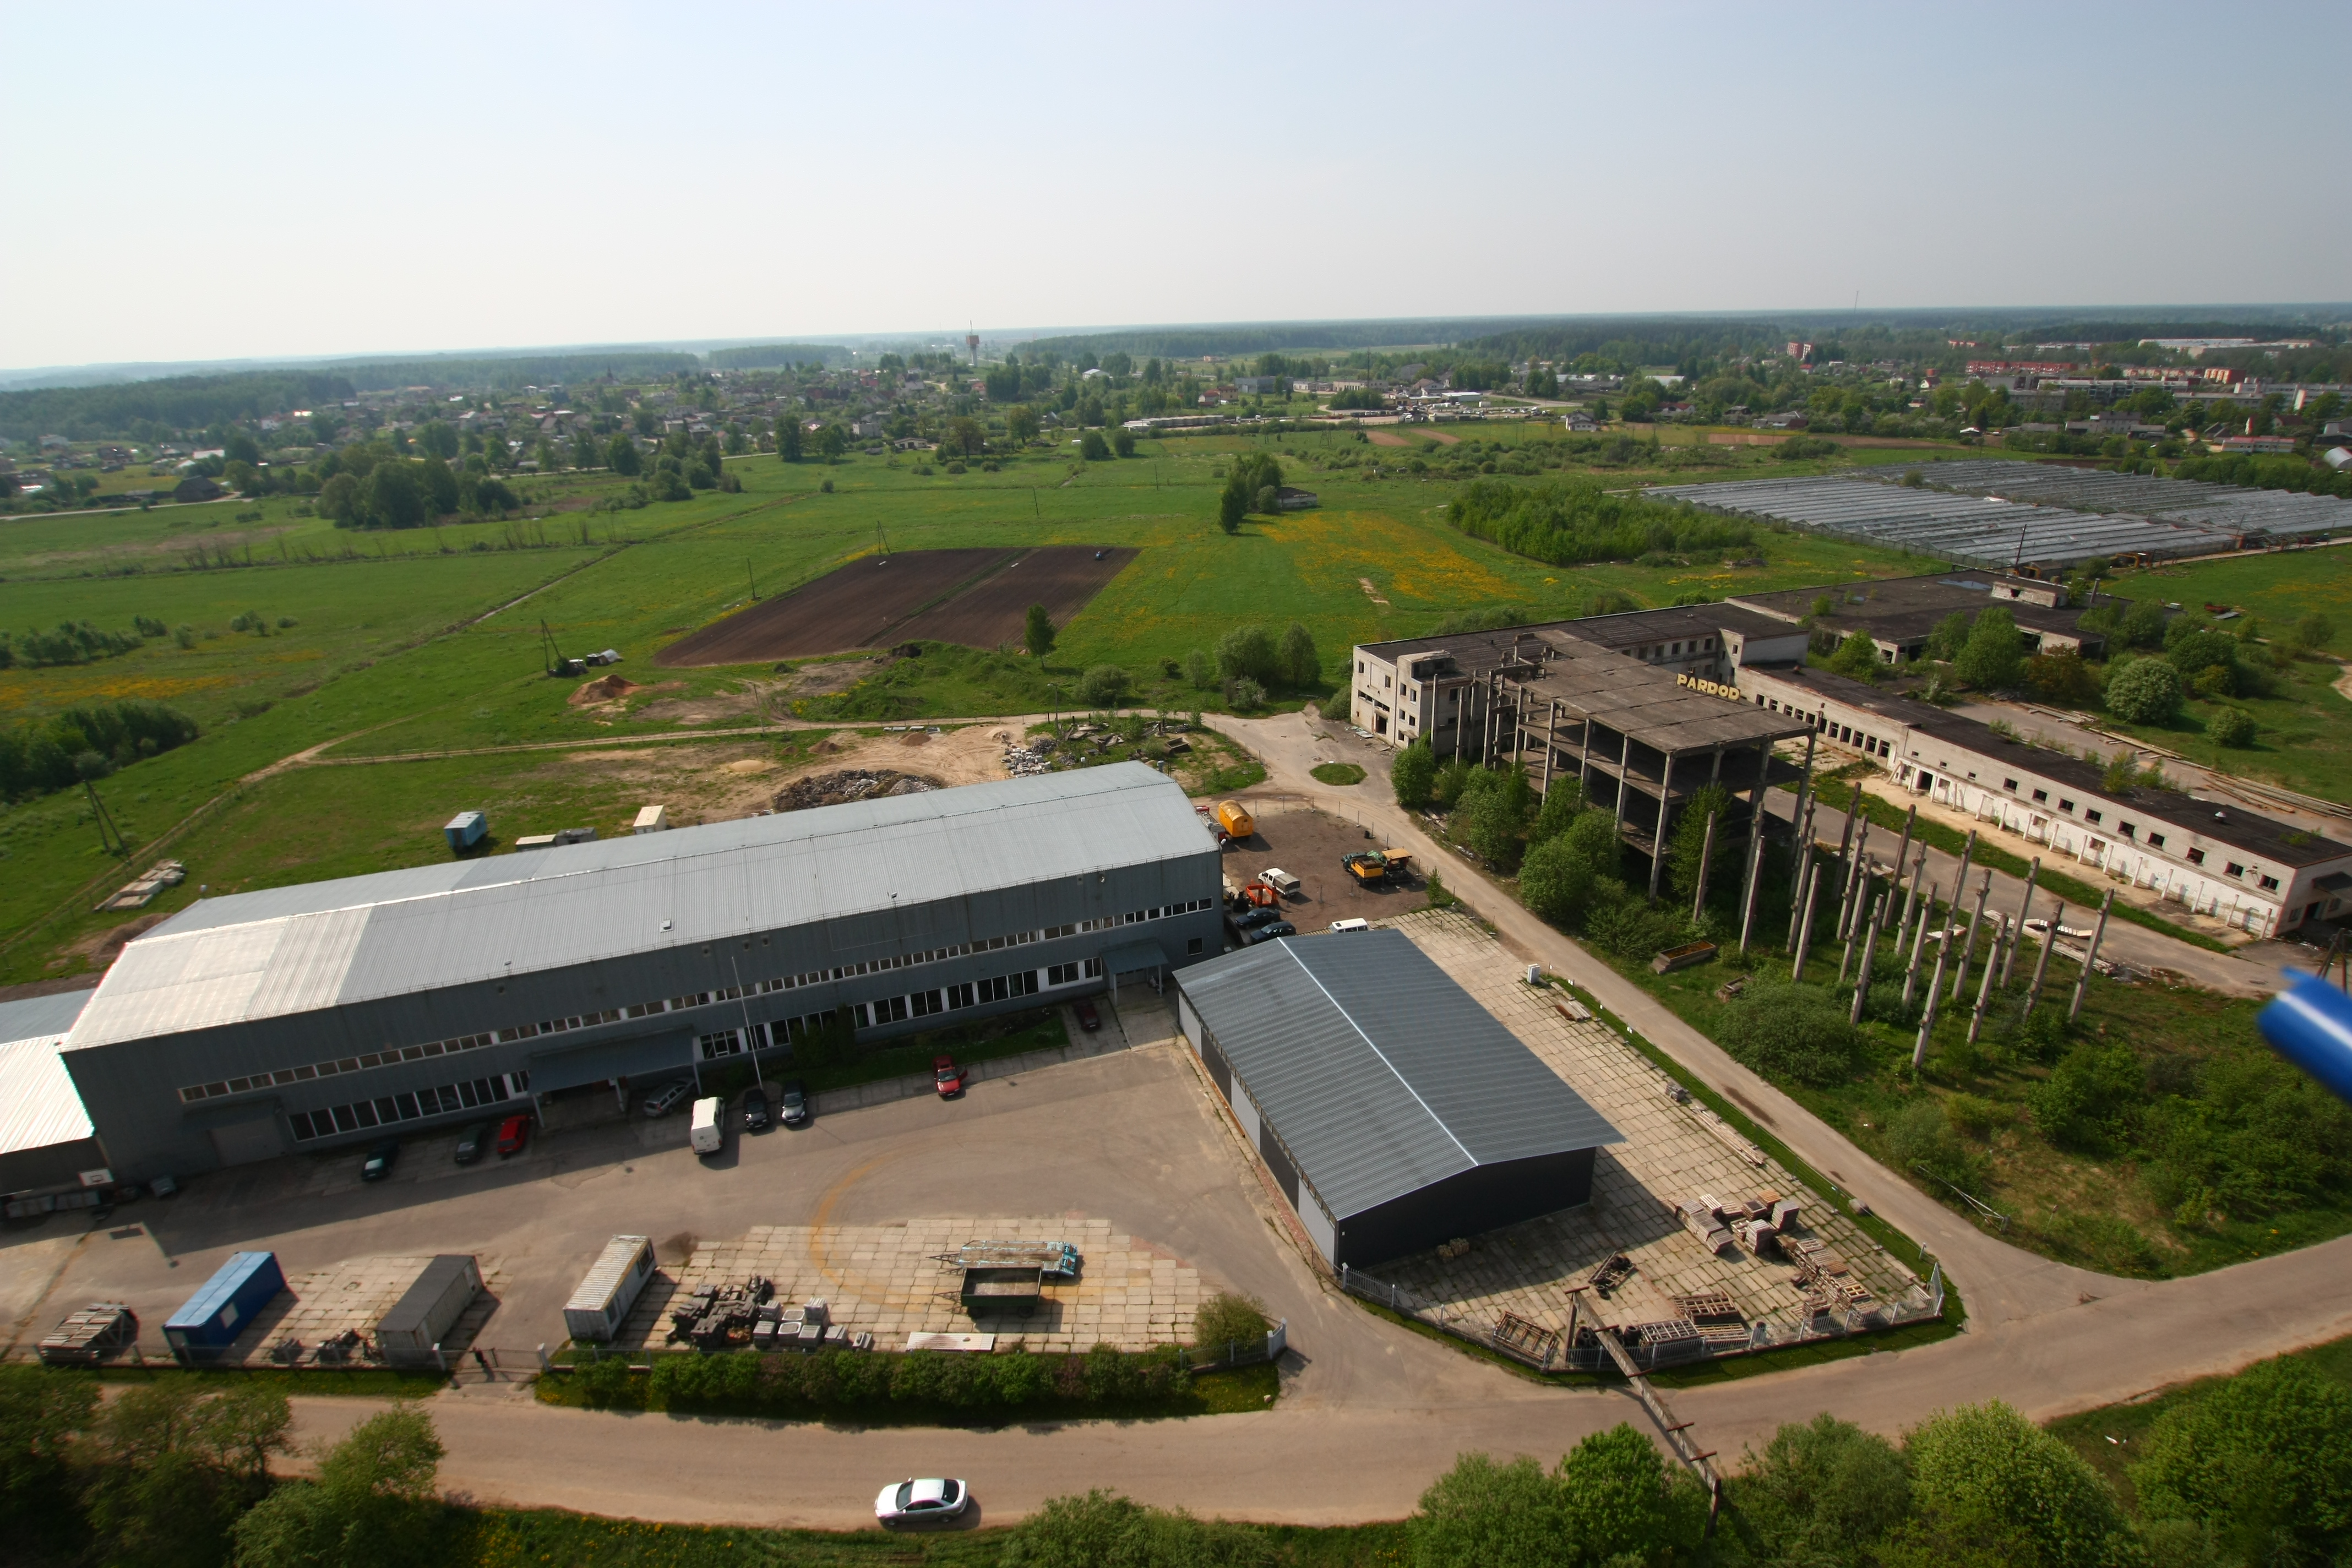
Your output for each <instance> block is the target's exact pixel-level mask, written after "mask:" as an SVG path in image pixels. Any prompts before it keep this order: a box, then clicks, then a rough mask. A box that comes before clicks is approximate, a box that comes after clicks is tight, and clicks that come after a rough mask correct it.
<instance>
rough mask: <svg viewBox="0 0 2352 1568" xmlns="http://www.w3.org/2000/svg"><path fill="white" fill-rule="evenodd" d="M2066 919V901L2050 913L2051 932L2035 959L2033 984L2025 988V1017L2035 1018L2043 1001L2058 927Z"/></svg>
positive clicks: (2046, 935) (2060, 901) (2056, 940)
mask: <svg viewBox="0 0 2352 1568" xmlns="http://www.w3.org/2000/svg"><path fill="white" fill-rule="evenodd" d="M2065 919H2066V900H2063V899H2061V900H2058V907H2057V908H2055V909H2053V910H2051V911H2050V930H2049V931H2047V932H2046V933H2044V934H2043V936H2042V951H2041V952H2038V953H2036V954H2035V955H2034V958H2033V984H2031V985H2029V986H2027V987H2026V988H2025V1011H2024V1013H2023V1015H2022V1016H2024V1017H2028V1018H2031V1017H2032V1016H2033V1006H2034V1004H2035V1003H2037V1002H2039V1001H2041V1000H2042V980H2043V978H2044V977H2045V976H2047V975H2048V974H2049V973H2050V950H2051V949H2052V948H2053V947H2056V946H2057V945H2058V927H2059V926H2060V924H2061V923H2063V921H2065Z"/></svg>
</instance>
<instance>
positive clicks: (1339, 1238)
mask: <svg viewBox="0 0 2352 1568" xmlns="http://www.w3.org/2000/svg"><path fill="white" fill-rule="evenodd" d="M1175 978H1176V985H1177V991H1178V1004H1177V1020H1178V1024H1179V1026H1180V1027H1181V1028H1182V1030H1183V1032H1184V1037H1185V1039H1186V1041H1187V1042H1188V1043H1189V1044H1190V1045H1191V1046H1192V1049H1193V1050H1194V1051H1195V1052H1196V1053H1198V1054H1199V1056H1200V1058H1201V1060H1202V1065H1203V1066H1204V1067H1206V1068H1207V1069H1208V1072H1209V1076H1210V1078H1211V1079H1213V1080H1214V1082H1215V1083H1216V1086H1217V1089H1218V1090H1219V1091H1220V1092H1221V1093H1223V1096H1224V1097H1225V1100H1226V1103H1227V1104H1229V1105H1230V1106H1231V1107H1232V1108H1233V1112H1234V1120H1235V1121H1237V1122H1239V1123H1240V1125H1241V1129H1242V1131H1243V1133H1244V1135H1245V1136H1247V1137H1248V1139H1249V1140H1250V1142H1252V1144H1253V1145H1255V1148H1256V1149H1257V1152H1258V1153H1259V1156H1260V1157H1261V1158H1262V1159H1264V1160H1265V1164H1266V1169H1267V1170H1268V1171H1269V1172H1270V1173H1272V1174H1273V1176H1274V1179H1275V1181H1276V1184H1278V1185H1280V1187H1281V1188H1282V1191H1283V1194H1284V1196H1286V1197H1287V1198H1288V1199H1289V1200H1290V1203H1291V1206H1292V1207H1293V1208H1295V1209H1296V1210H1297V1213H1298V1217H1299V1221H1300V1223H1301V1224H1302V1225H1304V1226H1305V1227H1306V1230H1307V1236H1308V1237H1310V1238H1311V1239H1312V1240H1313V1242H1314V1244H1315V1247H1316V1249H1317V1250H1318V1252H1320V1253H1321V1254H1322V1255H1323V1257H1324V1258H1325V1259H1326V1260H1327V1261H1328V1262H1329V1263H1330V1264H1331V1265H1332V1266H1333V1267H1334V1268H1337V1267H1339V1266H1341V1265H1343V1264H1344V1265H1350V1266H1355V1267H1362V1266H1364V1265H1368V1264H1373V1263H1379V1262H1382V1261H1384V1260H1386V1259H1388V1258H1401V1257H1403V1256H1404V1255H1406V1254H1408V1253H1412V1252H1419V1251H1422V1250H1424V1249H1426V1248H1428V1247H1434V1246H1436V1245H1437V1244H1439V1243H1440V1242H1443V1241H1446V1240H1449V1239H1451V1238H1453V1237H1462V1236H1472V1235H1475V1234H1477V1233H1479V1232H1482V1231H1488V1230H1493V1229H1495V1228H1496V1226H1505V1225H1510V1224H1513V1223H1515V1222H1517V1221H1519V1220H1523V1219H1532V1218H1533V1217H1535V1216H1536V1215H1541V1214H1549V1213H1551V1212H1552V1211H1554V1210H1556V1209H1563V1208H1571V1207H1574V1206H1576V1205H1580V1204H1583V1203H1586V1202H1588V1201H1590V1199H1591V1196H1592V1164H1593V1158H1594V1154H1595V1152H1596V1151H1598V1150H1599V1149H1600V1148H1601V1145H1603V1144H1606V1143H1618V1142H1623V1139H1622V1136H1621V1135H1620V1134H1619V1132H1618V1131H1617V1130H1616V1129H1615V1128H1613V1127H1612V1126H1611V1125H1610V1124H1609V1123H1608V1122H1607V1121H1604V1120H1603V1119H1602V1118H1601V1113H1600V1112H1599V1111H1596V1110H1593V1109H1592V1107H1591V1105H1589V1104H1587V1103H1586V1102H1585V1100H1584V1098H1583V1096H1581V1095H1580V1094H1578V1093H1577V1092H1576V1090H1575V1089H1571V1088H1570V1087H1569V1086H1568V1085H1567V1084H1566V1083H1564V1082H1563V1081H1561V1079H1560V1078H1559V1074H1557V1073H1555V1072H1553V1071H1552V1070H1551V1068H1548V1067H1546V1066H1545V1065H1544V1064H1543V1062H1542V1061H1541V1060H1539V1059H1538V1058H1537V1057H1536V1055H1535V1053H1534V1052H1533V1051H1530V1050H1529V1049H1528V1047H1526V1046H1525V1045H1524V1044H1522V1043H1521V1042H1520V1040H1519V1039H1518V1037H1517V1036H1515V1035H1513V1034H1512V1033H1511V1032H1510V1031H1509V1030H1508V1029H1507V1028H1505V1027H1504V1026H1502V1025H1501V1024H1500V1023H1498V1022H1496V1019H1495V1017H1494V1016H1493V1015H1492V1014H1490V1013H1488V1012H1487V1011H1486V1009H1485V1008H1484V1007H1481V1006H1480V1005H1478V1003H1477V1002H1476V1000H1475V999H1474V998H1473V997H1472V996H1471V995H1470V994H1469V993H1468V992H1466V991H1465V990H1463V989H1462V987H1461V986H1460V985H1458V984H1454V980H1453V979H1452V978H1451V977H1450V976H1449V975H1447V974H1446V973H1445V972H1444V970H1442V969H1440V968H1438V966H1437V965H1436V964H1435V963H1433V962H1432V961H1431V960H1430V958H1429V956H1428V955H1427V954H1426V953H1424V952H1422V951H1421V949H1419V948H1418V947H1415V946H1414V945H1413V943H1412V941H1411V939H1409V938H1408V937H1406V936H1405V935H1404V934H1403V933H1402V931H1385V930H1383V931H1363V932H1349V933H1333V934H1328V935H1322V936H1313V937H1290V938H1284V939H1281V940H1279V941H1276V942H1265V943H1262V944H1260V945H1258V946H1256V947H1251V948H1245V949H1244V950H1242V951H1241V952H1232V953H1227V954H1225V955H1224V956H1223V957H1222V958H1213V959H1211V960H1209V961H1208V962H1207V963H1198V964H1194V965H1192V967H1190V968H1187V969H1181V970H1179V971H1178V972H1177V973H1176V977H1175Z"/></svg>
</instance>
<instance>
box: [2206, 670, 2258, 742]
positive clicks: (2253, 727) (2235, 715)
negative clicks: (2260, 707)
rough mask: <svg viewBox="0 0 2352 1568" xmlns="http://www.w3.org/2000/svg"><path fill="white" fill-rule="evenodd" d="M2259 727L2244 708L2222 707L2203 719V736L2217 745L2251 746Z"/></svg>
mask: <svg viewBox="0 0 2352 1568" xmlns="http://www.w3.org/2000/svg"><path fill="white" fill-rule="evenodd" d="M2207 673H2208V674H2210V673H2211V672H2210V671H2208V672H2207ZM2200 679H2202V678H2201V677H2200ZM2259 729H2260V726H2259V725H2257V724H2256V723H2255V722H2254V716H2253V715H2252V714H2251V713H2249V712H2247V711H2246V710H2244V709H2242V708H2223V709H2221V710H2219V711H2217V712H2215V713H2214V715H2213V717H2212V718H2210V719H2208V720H2207V721H2205V738H2206V739H2207V740H2209V741H2210V742H2213V743H2214V744H2215V745H2217V746H2241V747H2242V746H2251V745H2252V744H2253V743H2254V736H2255V734H2256V733H2257V732H2258V731H2259Z"/></svg>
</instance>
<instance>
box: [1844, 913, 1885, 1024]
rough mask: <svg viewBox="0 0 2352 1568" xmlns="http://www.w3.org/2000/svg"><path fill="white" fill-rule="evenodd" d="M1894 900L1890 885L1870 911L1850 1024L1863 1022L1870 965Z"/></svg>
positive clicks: (1868, 997)
mask: <svg viewBox="0 0 2352 1568" xmlns="http://www.w3.org/2000/svg"><path fill="white" fill-rule="evenodd" d="M1894 900H1895V892H1894V889H1893V887H1892V886H1891V885H1890V887H1889V888H1888V889H1887V890H1886V891H1885V892H1884V893H1881V894H1879V895H1878V906H1877V908H1875V909H1874V910H1871V911H1870V931H1869V934H1867V935H1866V936H1864V938H1863V942H1862V973H1859V974H1857V975H1855V976H1854V980H1853V1009H1852V1010H1851V1011H1849V1012H1848V1013H1847V1014H1846V1022H1847V1023H1849V1024H1859V1023H1861V1022H1862V1005H1863V1004H1864V1002H1866V1001H1868V1000H1869V999H1870V966H1871V964H1872V963H1874V962H1875V961H1876V959H1877V956H1878V930H1879V927H1881V926H1883V925H1885V923H1886V908H1887V906H1888V905H1889V904H1891V903H1892V902H1894Z"/></svg>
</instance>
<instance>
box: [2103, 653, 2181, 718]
mask: <svg viewBox="0 0 2352 1568" xmlns="http://www.w3.org/2000/svg"><path fill="white" fill-rule="evenodd" d="M2106 701H2107V711H2108V712H2110V713H2113V714H2114V715H2115V716H2116V718H2118V719H2121V720H2123V721H2125V722H2126V723H2129V724H2162V723H2165V722H2166V721H2168V720H2170V719H2171V718H2172V716H2173V715H2174V714H2175V713H2177V712H2179V710H2180V677H2179V675H2178V674H2176V673H2175V672H2174V671H2173V668H2172V667H2171V666H2170V665H2168V664H2167V663H2165V662H2164V661H2163V660H2162V659H2158V658H2136V659H2134V660H2132V661H2131V663H2129V664H2127V665H2126V666H2125V667H2124V668H2121V669H2119V670H2117V671H2116V673H2115V674H2114V675H2113V676H2111V677H2109V678H2108V680H2107V690H2106Z"/></svg>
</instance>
